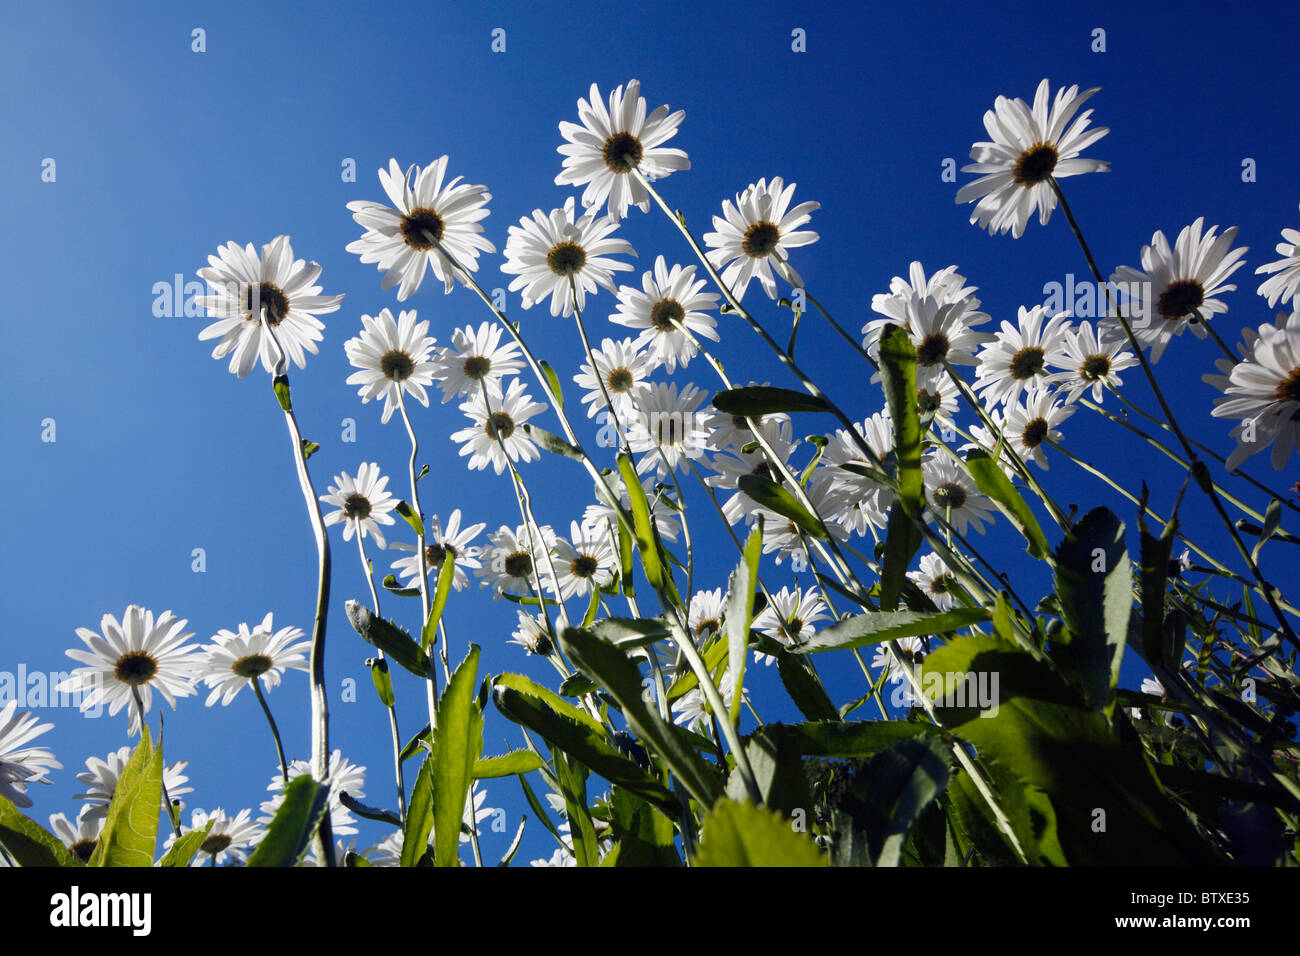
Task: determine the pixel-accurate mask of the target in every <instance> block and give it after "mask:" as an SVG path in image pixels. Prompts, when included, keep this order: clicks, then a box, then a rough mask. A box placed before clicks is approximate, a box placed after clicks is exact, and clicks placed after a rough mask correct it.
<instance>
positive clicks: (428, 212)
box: [348, 156, 496, 302]
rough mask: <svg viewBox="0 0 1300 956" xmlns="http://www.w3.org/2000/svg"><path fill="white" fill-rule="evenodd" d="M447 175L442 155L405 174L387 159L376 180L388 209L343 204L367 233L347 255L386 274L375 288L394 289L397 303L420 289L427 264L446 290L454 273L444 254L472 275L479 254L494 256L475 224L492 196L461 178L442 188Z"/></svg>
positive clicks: (373, 204)
mask: <svg viewBox="0 0 1300 956" xmlns="http://www.w3.org/2000/svg"><path fill="white" fill-rule="evenodd" d="M446 174H447V157H446V156H440V157H439V158H438V159H435V160H434V161H433V162H432V163H430V164H429V165H428V166H425V167H424V168H423V169H421V168H420V167H419V166H410V167H408V168H407V170H406V173H405V175H403V173H402V168H401V167H400V166H398V165H397V160H396V159H390V160H389V161H388V169H387V170H386V171H385V170H383V169H381V170H379V182H380V185H382V186H383V187H384V192H385V193H387V194H388V199H389V201H390V202H392V206H385V205H383V204H382V203H377V202H369V201H366V200H358V201H356V202H350V203H348V209H350V210H352V218H353V219H355V220H356V221H357V224H358V225H360V226H364V227H365V229H366V231H365V234H364V235H362V237H361V238H360V239H357V240H355V241H353V242H350V243H348V252H354V253H357V254H359V255H360V256H361V261H362V262H365V263H370V262H376V263H378V264H379V268H380V269H381V270H387V274H386V275H385V276H384V281H383V283H382V284H381V285H380V288H381V289H391V288H392V287H393V286H395V285H396V286H398V289H397V300H398V301H399V302H405V301H406V300H407V299H409V298H410V297H411V296H412V295H413V294H415V291H416V290H417V289H419V288H420V283H421V282H423V281H424V269H425V265H426V263H427V265H428V267H429V269H430V270H431V271H432V272H433V274H434V275H435V276H436V277H437V278H438V279H440V280H441V281H442V283H443V285H444V291H446V292H450V291H451V290H452V289H453V288H454V287H455V285H456V273H455V269H454V267H453V265H452V263H451V262H450V261H449V260H448V258H447V257H448V255H450V256H451V257H452V258H453V259H454V260H455V262H456V263H457V264H459V265H460V266H462V267H463V268H465V269H468V270H469V271H471V272H474V271H477V269H478V254H479V252H496V246H494V245H492V243H490V242H488V241H487V239H485V238H484V237H483V235H482V233H483V226H482V225H481V224H480V222H481V220H483V219H486V218H487V216H488V210H487V208H486V207H487V203H488V200H490V199H491V198H492V194H491V193H489V192H488V191H487V189H486V187H484V186H471V185H469V184H467V183H462V182H461V181H460V180H461V177H460V176H457V177H456V178H455V179H453V180H452V181H451V182H449V183H446V184H445V185H444V183H443V179H444V177H445V176H446ZM413 177H414V183H412V178H413ZM426 233H427V234H426ZM430 236H432V237H433V239H435V240H437V242H436V243H435V242H433V241H431V240H430V238H429V237H430ZM439 246H441V248H439ZM399 283H400V285H399Z"/></svg>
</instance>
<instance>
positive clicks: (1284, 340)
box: [1210, 313, 1300, 471]
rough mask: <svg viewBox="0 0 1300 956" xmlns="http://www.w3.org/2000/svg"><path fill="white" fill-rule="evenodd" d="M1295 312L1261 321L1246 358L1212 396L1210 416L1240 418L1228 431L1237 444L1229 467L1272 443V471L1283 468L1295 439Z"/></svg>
mask: <svg viewBox="0 0 1300 956" xmlns="http://www.w3.org/2000/svg"><path fill="white" fill-rule="evenodd" d="M1298 315H1300V313H1292V314H1291V315H1290V316H1287V315H1285V314H1279V315H1278V317H1277V322H1276V324H1274V325H1261V326H1260V327H1259V335H1258V338H1256V339H1255V341H1254V344H1253V346H1252V348H1251V353H1250V357H1249V358H1246V359H1244V360H1242V361H1241V362H1239V363H1237V364H1236V365H1235V366H1233V368H1232V371H1231V372H1230V373H1229V375H1228V384H1227V387H1226V388H1224V390H1223V391H1224V395H1223V397H1221V398H1216V399H1215V400H1214V404H1215V407H1214V410H1213V411H1212V412H1211V413H1210V414H1212V415H1213V416H1214V417H1215V418H1235V419H1237V420H1239V421H1240V422H1241V424H1239V425H1238V426H1237V427H1236V428H1234V429H1233V430H1232V432H1231V434H1232V437H1233V438H1234V439H1236V440H1237V447H1236V449H1234V450H1233V452H1232V454H1231V455H1229V456H1228V461H1227V468H1228V470H1229V471H1234V470H1236V469H1237V468H1239V467H1240V466H1241V463H1242V462H1244V461H1245V460H1246V459H1247V458H1249V457H1250V456H1251V455H1253V454H1255V453H1257V452H1259V451H1262V450H1263V449H1264V448H1265V447H1267V446H1268V445H1269V444H1272V445H1273V453H1272V459H1271V460H1272V464H1273V468H1274V470H1276V471H1280V470H1281V469H1282V468H1284V467H1286V464H1287V462H1289V461H1290V460H1291V456H1292V454H1293V453H1294V452H1295V450H1296V445H1297V439H1298V438H1300V318H1297V316H1298Z"/></svg>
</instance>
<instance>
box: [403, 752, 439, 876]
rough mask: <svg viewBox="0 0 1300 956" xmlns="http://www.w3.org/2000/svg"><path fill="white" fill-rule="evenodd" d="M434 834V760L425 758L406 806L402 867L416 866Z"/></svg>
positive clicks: (426, 850)
mask: <svg viewBox="0 0 1300 956" xmlns="http://www.w3.org/2000/svg"><path fill="white" fill-rule="evenodd" d="M432 832H433V758H432V757H425V759H424V762H423V763H422V764H420V772H419V774H418V775H417V776H416V778H415V785H414V786H413V787H411V800H410V802H409V803H408V804H407V805H406V829H405V830H403V831H402V858H401V859H400V860H399V861H398V862H399V863H400V865H402V866H415V865H417V864H418V863H419V862H420V859H421V858H422V857H423V856H424V854H425V853H426V852H428V849H429V834H430V833H432Z"/></svg>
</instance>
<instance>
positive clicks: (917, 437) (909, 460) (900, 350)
mask: <svg viewBox="0 0 1300 956" xmlns="http://www.w3.org/2000/svg"><path fill="white" fill-rule="evenodd" d="M880 374H881V379H882V381H883V383H884V391H885V402H886V404H887V405H888V406H889V416H890V420H891V421H893V423H894V453H895V455H896V464H897V468H898V496H899V498H900V499H901V500H902V502H903V504H904V507H905V510H906V511H907V512H908V514H910V515H914V516H915V515H919V514H920V513H921V505H922V504H923V503H924V500H925V485H924V481H923V479H922V476H921V423H920V419H919V417H918V415H917V411H916V348H915V347H914V346H913V345H912V340H911V339H910V338H908V335H907V332H906V331H905V330H904V329H903V328H901V327H900V326H897V325H890V326H889V327H887V328H886V329H885V332H884V334H883V335H881V337H880Z"/></svg>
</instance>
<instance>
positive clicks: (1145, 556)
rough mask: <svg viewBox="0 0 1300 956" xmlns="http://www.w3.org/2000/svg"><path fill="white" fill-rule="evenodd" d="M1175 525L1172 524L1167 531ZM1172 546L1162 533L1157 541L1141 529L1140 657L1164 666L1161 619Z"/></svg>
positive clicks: (1175, 664) (1163, 639) (1176, 664)
mask: <svg viewBox="0 0 1300 956" xmlns="http://www.w3.org/2000/svg"><path fill="white" fill-rule="evenodd" d="M1143 524H1145V522H1143ZM1174 526H1175V525H1174V523H1173V522H1172V521H1171V522H1170V524H1169V528H1172V527H1174ZM1166 530H1168V528H1166ZM1172 545H1173V539H1172V537H1170V536H1169V535H1164V534H1162V535H1161V536H1160V537H1159V538H1156V537H1154V536H1153V535H1151V534H1149V533H1147V531H1146V529H1145V528H1143V529H1142V656H1143V657H1144V658H1145V659H1146V660H1148V661H1151V662H1154V663H1160V664H1164V665H1165V666H1169V664H1170V662H1169V660H1168V659H1167V658H1166V656H1165V636H1164V620H1165V588H1166V586H1167V584H1168V577H1169V554H1170V550H1171V546H1172ZM1179 656H1180V657H1181V656H1182V655H1181V653H1180V654H1179ZM1173 666H1174V667H1177V666H1178V662H1177V661H1174V662H1173Z"/></svg>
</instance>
